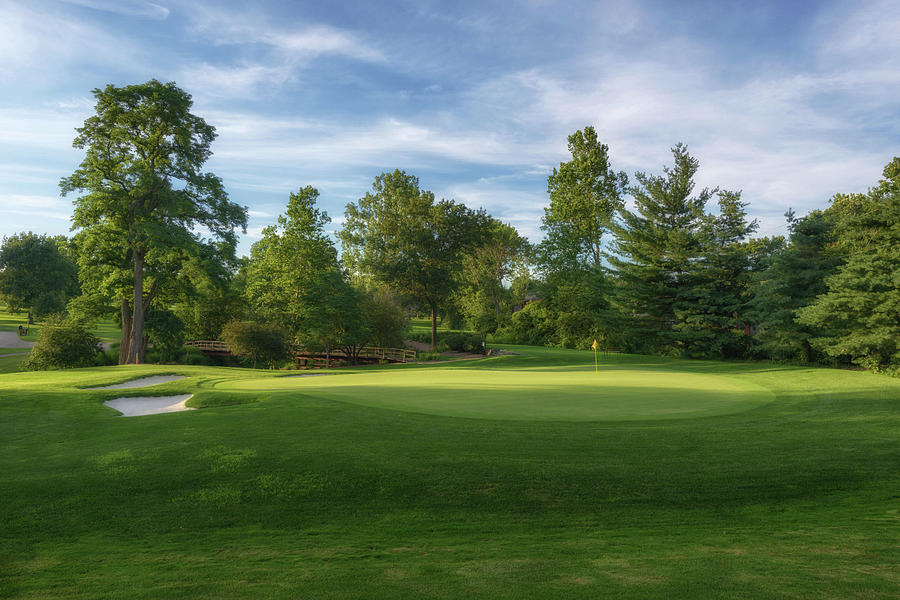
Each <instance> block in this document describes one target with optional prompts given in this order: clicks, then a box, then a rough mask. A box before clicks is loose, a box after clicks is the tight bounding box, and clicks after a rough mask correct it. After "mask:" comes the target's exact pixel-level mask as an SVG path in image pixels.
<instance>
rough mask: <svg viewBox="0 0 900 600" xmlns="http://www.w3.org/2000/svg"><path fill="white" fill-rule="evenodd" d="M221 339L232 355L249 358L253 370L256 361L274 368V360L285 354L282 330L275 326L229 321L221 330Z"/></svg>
mask: <svg viewBox="0 0 900 600" xmlns="http://www.w3.org/2000/svg"><path fill="white" fill-rule="evenodd" d="M221 337H222V339H223V340H224V341H225V342H226V343H227V344H228V346H229V347H230V348H231V352H232V353H233V354H243V355H245V356H247V357H249V358H250V360H251V361H252V363H253V368H254V369H255V368H256V361H257V360H263V361H267V362H269V363H270V365H272V366H274V364H275V361H276V360H278V359H281V358H284V357H285V355H286V354H287V342H286V339H285V334H284V330H282V329H281V328H280V327H278V326H276V325H268V324H265V323H256V322H254V321H231V322H230V323H228V324H226V325H225V327H224V328H223V329H222V335H221Z"/></svg>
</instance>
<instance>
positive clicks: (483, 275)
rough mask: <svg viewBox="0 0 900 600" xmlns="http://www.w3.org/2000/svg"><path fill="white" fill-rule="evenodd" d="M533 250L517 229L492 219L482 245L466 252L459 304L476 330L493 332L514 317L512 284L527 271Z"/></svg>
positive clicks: (463, 258) (463, 260)
mask: <svg viewBox="0 0 900 600" xmlns="http://www.w3.org/2000/svg"><path fill="white" fill-rule="evenodd" d="M530 251H531V245H530V244H529V243H528V240H526V239H525V238H523V237H522V236H520V235H519V233H518V232H517V231H516V230H515V228H514V227H512V226H511V225H507V224H506V223H502V222H500V221H498V220H496V219H493V218H489V219H488V223H487V224H486V227H485V231H484V234H483V239H482V242H481V243H480V244H479V245H477V246H475V247H473V248H471V249H470V250H468V251H466V252H464V253H463V255H462V270H461V271H460V285H459V288H458V292H457V294H458V300H457V302H458V304H459V305H460V306H461V308H462V310H463V312H464V313H465V315H466V316H467V317H468V320H469V322H470V324H471V325H472V326H473V327H474V328H475V330H476V331H478V332H480V333H482V334H484V333H489V332H493V331H495V330H496V329H497V327H499V326H500V325H502V324H503V323H504V322H505V320H506V319H507V318H508V316H509V315H510V314H511V312H512V311H511V304H512V292H511V290H510V288H509V284H510V283H511V280H512V278H513V277H514V276H515V275H516V274H518V273H519V272H520V271H521V270H522V269H524V268H526V266H527V263H528V259H529V256H530Z"/></svg>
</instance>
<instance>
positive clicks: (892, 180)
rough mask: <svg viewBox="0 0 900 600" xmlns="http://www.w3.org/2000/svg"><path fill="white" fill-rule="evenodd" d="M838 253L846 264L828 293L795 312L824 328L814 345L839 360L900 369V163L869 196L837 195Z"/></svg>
mask: <svg viewBox="0 0 900 600" xmlns="http://www.w3.org/2000/svg"><path fill="white" fill-rule="evenodd" d="M827 212H829V213H832V214H834V215H835V218H836V219H837V221H836V233H837V247H838V248H839V249H840V251H841V253H842V258H843V264H841V265H840V266H839V267H838V268H837V270H836V272H835V273H833V274H832V275H830V276H828V277H827V278H826V279H825V283H826V285H827V291H826V292H825V293H824V294H822V295H820V296H818V297H817V298H816V300H815V301H814V302H813V303H812V304H810V305H809V306H806V307H804V308H801V309H799V310H798V311H797V317H798V322H799V323H800V324H802V325H808V326H813V327H817V328H820V330H821V331H822V334H821V335H818V336H816V337H814V338H812V339H811V340H810V343H811V345H812V346H813V347H814V348H816V349H818V350H820V351H822V352H824V353H825V354H827V355H829V356H832V357H836V358H841V357H844V358H849V359H852V360H853V362H855V363H857V364H860V365H863V366H866V367H869V368H877V367H880V366H884V365H889V364H892V365H900V292H898V281H900V158H894V159H893V161H892V162H891V163H889V164H888V165H887V166H886V167H885V168H884V179H883V180H882V181H881V182H879V184H878V185H877V186H876V187H874V188H872V189H871V190H869V192H868V193H867V194H852V195H838V196H836V197H835V198H834V199H833V200H832V204H831V207H829V208H828V211H827Z"/></svg>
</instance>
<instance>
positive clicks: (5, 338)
mask: <svg viewBox="0 0 900 600" xmlns="http://www.w3.org/2000/svg"><path fill="white" fill-rule="evenodd" d="M34 344H35V342H26V341H25V340H23V339H22V338H20V337H19V334H18V333H16V332H15V331H0V348H31V347H32V346H34Z"/></svg>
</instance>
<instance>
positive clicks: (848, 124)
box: [0, 0, 900, 254]
mask: <svg viewBox="0 0 900 600" xmlns="http://www.w3.org/2000/svg"><path fill="white" fill-rule="evenodd" d="M898 9H900V2H898V1H897V0H893V1H890V2H885V1H871V2H868V1H859V0H857V1H850V2H844V1H827V0H823V1H809V2H806V1H803V0H794V1H791V2H784V1H766V0H758V1H730V2H729V1H724V0H717V1H712V0H710V1H697V2H670V1H663V0H660V1H656V0H648V1H637V2H626V1H624V0H611V1H603V0H598V1H595V2H582V1H579V0H569V1H565V2H554V1H550V0H521V1H520V0H507V1H498V2H488V1H485V0H482V1H475V2H467V1H458V2H449V1H439V0H434V1H432V0H417V1H412V2H397V1H393V0H380V1H379V2H364V1H357V2H340V1H334V2H318V1H310V2H304V1H291V0H269V1H264V2H246V0H244V1H241V2H231V1H204V0H191V1H185V2H182V1H180V0H154V1H152V2H149V1H145V0H23V1H20V2H15V1H7V0H0V86H2V87H0V236H5V235H12V234H14V233H18V232H22V231H34V232H35V233H49V234H53V235H56V234H67V235H70V226H71V223H70V221H69V219H70V216H71V213H72V200H73V198H72V197H71V196H70V197H67V198H61V197H60V196H59V187H58V184H59V179H60V178H61V177H65V176H68V175H70V174H71V173H72V171H73V170H74V169H75V168H76V167H77V166H78V164H79V163H80V162H81V160H82V159H83V158H84V155H83V151H81V150H77V149H74V148H72V140H73V138H74V136H75V128H76V127H78V126H80V125H81V124H82V123H83V122H84V120H85V119H86V118H87V117H89V116H90V115H91V114H92V113H93V105H94V98H93V96H92V90H93V89H95V88H102V87H105V86H106V85H108V84H113V85H116V86H124V85H130V84H135V83H142V82H145V81H147V80H149V79H152V78H156V79H158V80H160V81H174V82H176V83H177V85H178V86H179V87H181V88H182V89H184V90H186V91H187V92H188V93H190V94H191V95H192V96H193V99H194V107H193V112H194V114H196V115H199V116H201V117H203V118H204V119H205V120H206V121H207V122H208V123H209V124H211V125H213V126H215V127H216V130H217V133H218V138H217V139H216V140H215V142H214V143H213V145H212V151H213V157H212V158H211V159H210V160H209V161H208V162H207V165H206V168H207V169H208V170H209V171H211V172H213V173H215V174H216V175H218V176H219V177H221V178H222V180H223V182H224V184H225V187H226V189H227V191H228V193H229V195H230V197H231V199H232V200H233V201H235V202H237V203H239V204H241V205H243V206H246V207H247V208H248V211H249V226H248V229H247V233H246V235H243V236H242V237H241V244H240V246H239V254H248V253H249V249H250V245H251V244H252V243H253V242H254V241H255V240H257V239H259V236H260V232H261V230H262V229H263V228H264V227H265V226H267V225H269V224H271V223H273V222H274V220H275V219H276V217H277V215H278V214H279V213H281V212H283V211H284V209H285V207H286V204H287V199H288V195H289V194H290V192H292V191H296V190H297V189H298V188H301V187H304V186H307V185H312V186H315V187H316V188H317V189H318V190H319V192H320V197H319V202H320V205H321V208H323V209H325V210H326V211H327V212H328V214H329V215H330V216H331V217H332V219H333V223H332V224H331V230H332V231H334V230H337V229H339V228H340V226H341V222H342V217H343V213H344V207H345V206H346V204H347V203H349V202H355V201H356V200H358V199H359V198H360V197H362V196H364V195H365V193H366V192H367V191H369V190H370V189H371V185H372V182H373V180H374V178H375V176H377V175H379V174H380V173H382V172H385V171H392V170H394V169H402V170H404V171H406V172H407V173H411V174H413V175H415V176H417V177H418V178H419V182H420V186H421V188H422V189H428V190H431V191H433V192H434V193H435V195H436V196H437V197H439V198H441V197H443V198H452V199H454V200H456V201H459V202H463V203H465V204H466V205H468V206H470V207H471V208H480V207H483V208H485V209H486V210H487V211H488V212H489V213H491V214H492V215H493V216H495V217H497V218H499V219H501V220H503V221H505V222H507V223H510V224H512V225H514V226H515V227H516V228H518V229H519V231H520V232H521V233H522V234H523V235H526V236H527V237H529V238H530V239H531V240H532V241H538V240H539V239H540V237H541V231H540V219H541V216H542V215H543V211H544V207H545V206H546V205H547V203H548V196H547V176H548V175H549V173H550V172H551V170H552V169H553V167H555V166H557V165H558V164H559V163H560V162H562V161H565V160H567V159H568V157H569V155H568V153H567V137H568V136H569V135H571V134H572V133H573V132H574V131H576V130H579V129H582V128H584V127H585V126H587V125H592V126H594V127H595V129H596V130H597V132H598V136H599V138H600V139H601V140H602V141H603V142H604V143H606V144H607V145H608V146H609V152H610V157H611V161H612V166H613V168H614V169H615V170H617V171H620V170H621V171H625V172H626V173H628V174H629V175H630V176H633V174H634V173H635V172H637V171H641V172H646V173H661V172H662V169H663V167H664V166H666V165H670V164H671V163H672V155H671V148H672V147H673V146H674V145H675V144H676V143H679V142H682V143H684V144H686V145H687V146H688V148H689V151H690V152H691V154H692V155H693V156H694V157H696V158H697V159H698V160H699V162H700V170H699V172H698V175H697V178H696V181H697V184H698V186H699V187H703V186H709V187H719V188H721V189H727V190H741V191H742V193H743V199H744V201H746V202H748V203H749V208H748V210H749V212H750V215H751V216H752V217H754V218H756V219H758V220H759V224H760V230H759V233H760V234H764V235H771V234H774V235H781V234H784V233H785V231H786V228H785V220H784V217H783V214H784V212H785V211H786V210H787V209H788V208H793V209H794V211H796V212H797V213H798V214H805V213H806V212H808V211H810V210H814V209H821V208H825V207H827V206H828V201H829V198H831V197H832V196H833V195H834V194H835V193H849V192H864V191H865V190H866V189H867V188H868V187H869V186H872V185H874V184H875V183H876V182H877V181H878V179H879V178H880V177H881V170H882V168H883V167H884V165H885V164H887V163H888V162H890V160H891V158H892V157H893V156H896V155H898V154H900V35H898V34H897V32H898V31H900V10H898ZM711 208H712V207H711Z"/></svg>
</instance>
